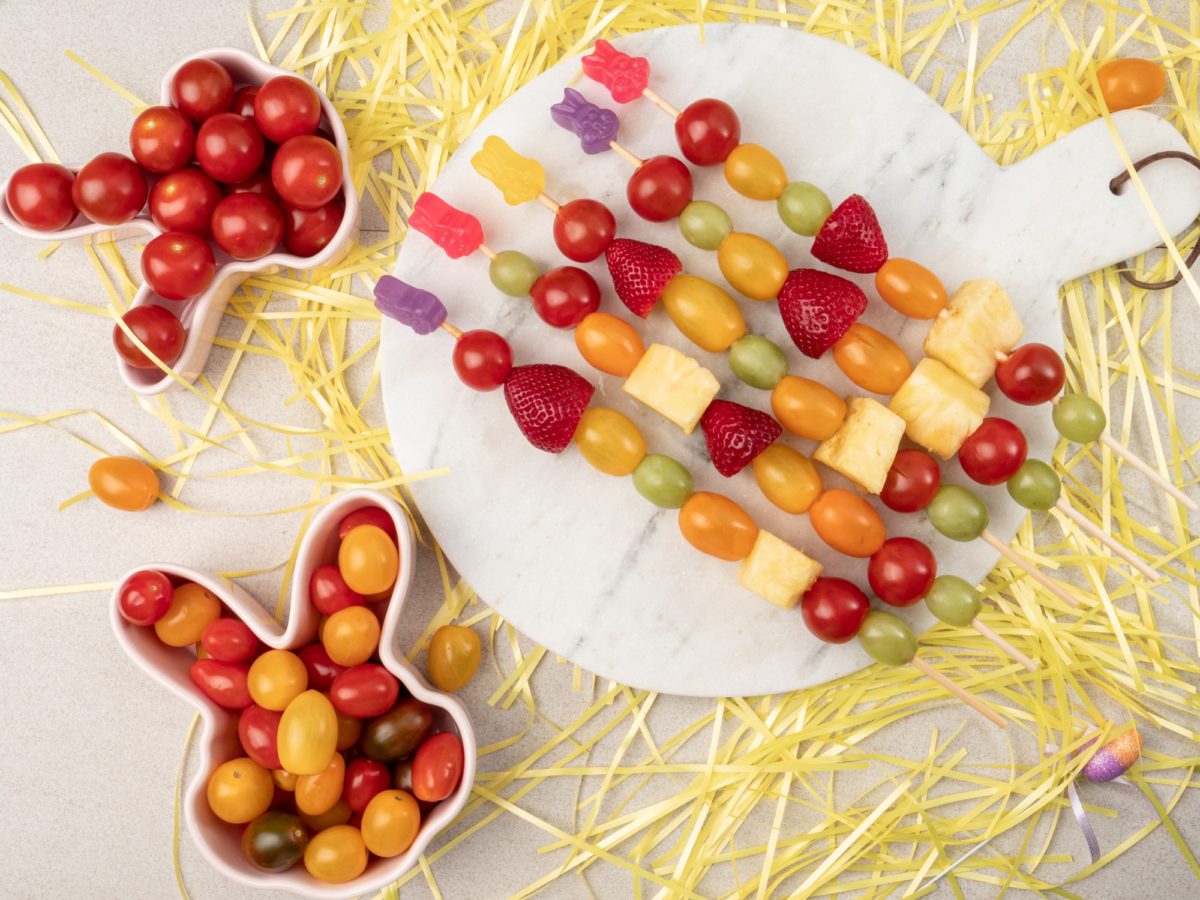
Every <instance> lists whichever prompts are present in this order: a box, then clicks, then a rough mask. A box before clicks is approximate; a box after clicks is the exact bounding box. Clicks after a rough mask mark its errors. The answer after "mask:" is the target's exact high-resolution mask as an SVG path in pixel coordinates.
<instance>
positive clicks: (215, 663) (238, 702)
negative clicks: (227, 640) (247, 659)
mask: <svg viewBox="0 0 1200 900" xmlns="http://www.w3.org/2000/svg"><path fill="white" fill-rule="evenodd" d="M249 671H250V667H249V666H247V665H246V664H245V663H241V664H238V663H226V662H221V661H220V660H219V659H198V660H196V661H195V662H194V663H192V669H191V676H192V681H193V682H194V683H195V685H196V687H198V688H200V690H201V691H202V692H203V693H204V696H206V697H207V698H208V699H209V700H211V701H212V702H213V703H215V704H217V706H220V707H223V708H225V709H245V708H246V707H247V706H249V705H250V704H251V703H252V702H253V701H252V700H251V699H250V689H249V688H248V687H246V674H247V673H248V672H249Z"/></svg>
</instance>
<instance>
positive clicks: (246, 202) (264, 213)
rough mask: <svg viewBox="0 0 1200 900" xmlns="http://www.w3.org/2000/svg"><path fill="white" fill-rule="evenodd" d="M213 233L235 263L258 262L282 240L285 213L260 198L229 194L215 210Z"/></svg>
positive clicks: (218, 243)
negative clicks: (239, 260)
mask: <svg viewBox="0 0 1200 900" xmlns="http://www.w3.org/2000/svg"><path fill="white" fill-rule="evenodd" d="M212 233H213V240H214V241H216V242H217V246H218V247H220V248H221V249H222V250H224V251H225V252H226V253H228V254H229V255H230V256H232V257H233V258H234V259H242V260H246V259H259V258H261V257H263V256H266V255H267V254H268V253H270V252H271V251H272V250H274V249H275V248H276V247H278V246H279V242H280V241H281V240H283V212H282V211H281V210H280V209H279V207H278V206H276V205H275V204H274V203H272V202H271V201H270V200H268V199H267V198H266V197H264V196H262V195H261V194H230V195H229V196H228V197H226V198H225V199H224V200H222V201H221V202H220V203H218V204H217V208H216V209H215V210H213V216H212Z"/></svg>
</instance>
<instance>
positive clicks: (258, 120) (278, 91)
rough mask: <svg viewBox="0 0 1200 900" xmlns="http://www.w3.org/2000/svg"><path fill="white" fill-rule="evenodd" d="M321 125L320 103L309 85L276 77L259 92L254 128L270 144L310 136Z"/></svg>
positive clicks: (255, 107)
mask: <svg viewBox="0 0 1200 900" xmlns="http://www.w3.org/2000/svg"><path fill="white" fill-rule="evenodd" d="M320 121H321V101H320V100H318V99H317V92H316V91H315V90H313V88H312V85H310V84H309V83H308V82H307V81H305V80H304V79H302V78H297V77H296V76H294V75H277V76H275V77H274V78H271V79H269V80H268V81H267V82H266V83H265V84H263V86H262V87H260V88H259V89H258V96H257V97H255V99H254V124H255V125H257V126H258V128H259V130H260V131H261V132H262V133H263V135H264V136H265V137H266V138H267V140H269V141H274V142H275V143H277V144H282V143H283V142H284V141H286V140H288V139H289V138H294V137H298V136H300V135H302V134H312V133H313V132H314V131H316V130H317V124H318V123H319V122H320Z"/></svg>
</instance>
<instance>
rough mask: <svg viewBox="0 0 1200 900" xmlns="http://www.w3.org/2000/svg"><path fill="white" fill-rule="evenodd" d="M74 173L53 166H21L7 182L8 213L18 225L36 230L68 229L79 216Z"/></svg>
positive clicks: (50, 164) (42, 164)
mask: <svg viewBox="0 0 1200 900" xmlns="http://www.w3.org/2000/svg"><path fill="white" fill-rule="evenodd" d="M74 181H75V173H74V172H72V171H71V170H70V169H68V168H66V167H65V166H59V165H55V164H54V163H31V164H29V165H27V166H21V168H19V169H17V171H15V172H14V173H13V176H12V178H10V179H9V180H8V189H7V190H6V191H5V199H6V200H7V201H8V211H9V212H11V213H12V214H13V218H15V219H16V220H17V221H18V222H20V223H21V224H22V225H24V226H25V227H26V228H32V229H33V230H34V231H58V230H60V229H62V228H66V227H67V226H68V225H70V224H71V223H72V222H73V221H75V216H77V215H78V214H79V210H78V209H76V208H75V201H74V200H72V199H71V185H72V184H73V183H74Z"/></svg>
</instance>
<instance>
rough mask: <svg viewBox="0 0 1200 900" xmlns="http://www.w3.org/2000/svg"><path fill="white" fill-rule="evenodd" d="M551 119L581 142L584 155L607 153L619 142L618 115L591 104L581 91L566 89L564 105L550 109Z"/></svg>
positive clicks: (560, 104) (619, 125)
mask: <svg viewBox="0 0 1200 900" xmlns="http://www.w3.org/2000/svg"><path fill="white" fill-rule="evenodd" d="M550 118H552V119H554V121H555V123H556V124H558V125H561V126H562V127H563V128H565V129H567V131H570V132H572V133H573V134H575V135H576V136H577V137H578V138H579V143H580V144H581V145H582V146H583V152H584V153H603V152H604V151H605V150H607V149H608V145H609V144H611V143H612V142H613V141H615V140H616V139H617V130H618V129H619V128H620V127H621V123H620V120H618V119H617V114H616V113H615V112H613V111H612V110H611V109H604V107H602V106H597V105H596V104H595V103H591V102H589V101H588V100H587V99H586V98H585V97H584V96H583V94H581V93H579V91H576V90H572V89H571V88H566V89H565V90H564V91H563V99H562V103H555V104H554V105H553V106H551V107H550Z"/></svg>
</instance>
